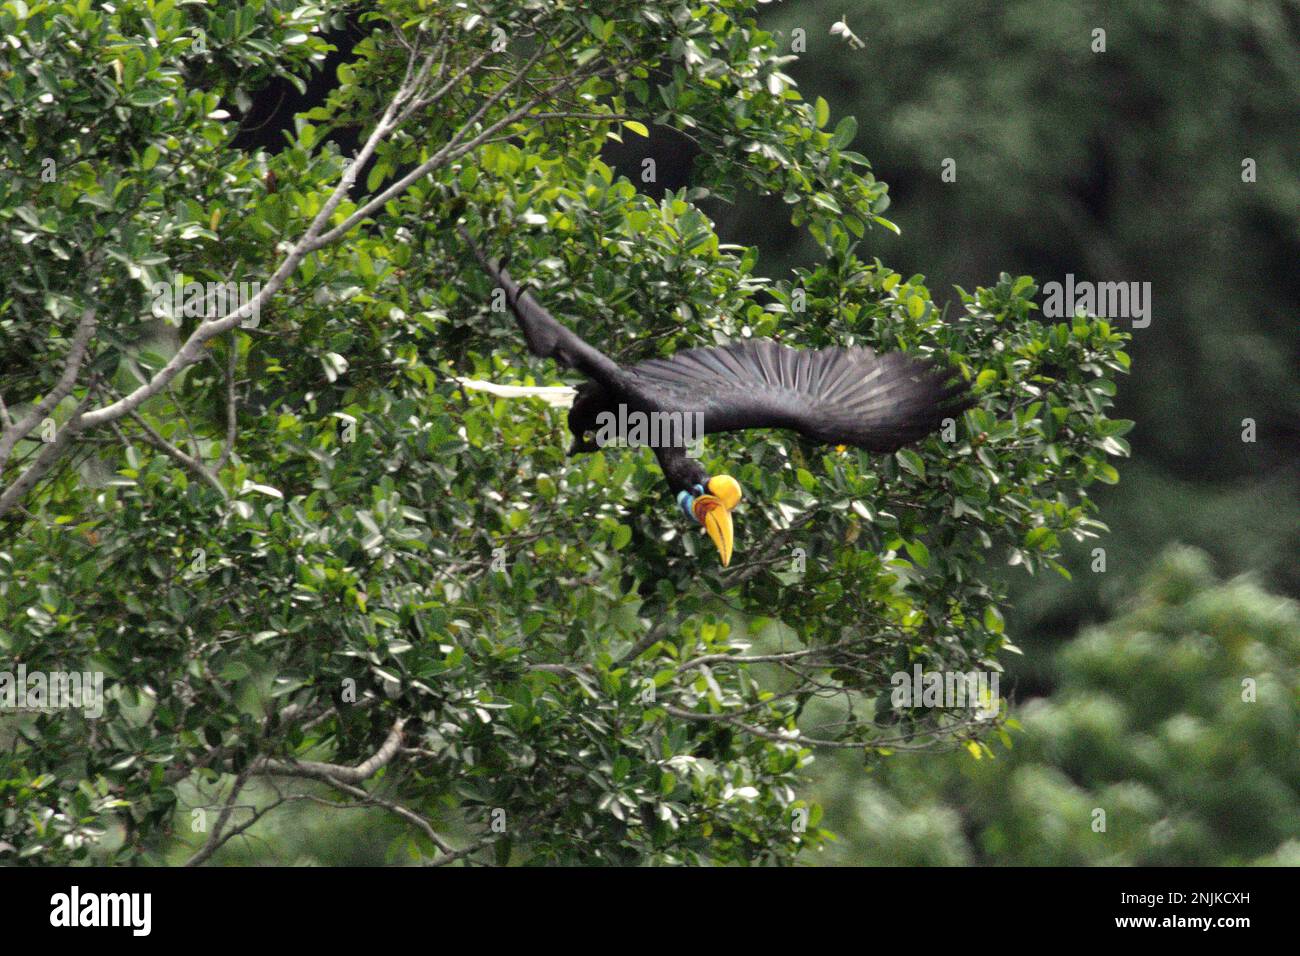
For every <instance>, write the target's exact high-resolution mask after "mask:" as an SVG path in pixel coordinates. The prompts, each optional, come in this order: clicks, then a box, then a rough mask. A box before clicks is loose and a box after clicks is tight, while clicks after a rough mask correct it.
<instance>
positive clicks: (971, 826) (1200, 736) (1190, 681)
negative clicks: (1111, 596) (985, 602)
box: [826, 549, 1300, 866]
mask: <svg viewBox="0 0 1300 956" xmlns="http://www.w3.org/2000/svg"><path fill="white" fill-rule="evenodd" d="M1057 661H1058V664H1059V674H1058V675H1057V681H1058V683H1057V690H1056V691H1055V692H1054V693H1053V694H1052V696H1051V697H1049V698H1036V699H1034V700H1031V701H1028V702H1027V703H1025V704H1024V706H1022V707H1018V708H1016V713H1017V714H1018V717H1019V720H1020V721H1021V722H1022V723H1023V725H1024V732H1023V733H1021V734H1016V735H1015V737H1014V739H1015V743H1014V748H1013V749H1012V750H1011V751H1010V752H1004V751H1001V750H1000V749H999V752H998V756H997V757H996V759H992V760H990V759H984V760H978V761H976V760H971V759H969V757H965V756H964V755H956V759H954V758H952V757H939V758H934V757H928V758H924V759H923V760H918V759H915V758H910V757H900V758H898V759H896V760H889V761H885V762H884V763H883V764H882V765H881V766H880V767H879V768H878V770H877V772H875V773H873V774H871V775H869V776H868V777H867V778H866V779H864V775H863V773H862V771H861V769H860V768H856V772H855V770H854V769H850V768H845V770H844V772H843V773H842V774H840V775H838V776H837V777H835V778H834V783H833V784H832V785H831V787H830V790H829V792H828V794H827V798H826V803H827V809H828V814H827V815H828V817H829V818H830V819H831V820H832V821H833V822H832V823H831V825H832V826H833V828H834V829H835V830H837V831H838V832H842V833H845V834H849V835H850V836H851V840H850V842H849V843H848V844H846V845H844V846H842V847H839V848H837V849H835V850H834V851H832V854H833V857H834V858H836V859H839V860H848V861H853V862H857V863H885V864H896V863H942V864H961V863H980V864H1017V865H1049V866H1062V865H1064V866H1069V865H1080V864H1087V865H1094V864H1138V865H1157V866H1170V865H1175V866H1186V865H1202V866H1205V865H1210V866H1223V865H1231V864H1243V863H1268V862H1273V863H1280V864H1285V865H1289V866H1295V865H1297V864H1300V751H1297V749H1296V745H1295V743H1296V735H1297V733H1300V607H1297V605H1296V603H1295V602H1294V601H1290V600H1286V599H1282V598H1278V597H1276V596H1274V595H1270V594H1268V593H1267V592H1265V591H1263V590H1262V589H1261V588H1260V587H1259V586H1258V585H1257V584H1256V583H1253V582H1251V581H1250V580H1247V579H1236V580H1232V581H1229V582H1226V583H1219V582H1216V581H1215V580H1214V575H1213V573H1212V572H1211V571H1210V568H1209V562H1208V560H1207V559H1206V557H1205V555H1204V554H1202V553H1200V552H1197V551H1193V550H1190V549H1181V550H1179V549H1175V550H1171V551H1170V552H1169V553H1168V554H1166V555H1165V556H1164V557H1163V559H1162V560H1161V561H1160V563H1159V565H1158V566H1157V567H1156V568H1154V569H1153V571H1152V572H1151V574H1150V575H1149V576H1148V578H1147V580H1146V581H1145V582H1144V584H1143V586H1142V587H1141V589H1140V590H1139V591H1138V593H1137V594H1136V595H1134V596H1133V598H1132V600H1131V602H1130V604H1129V606H1128V607H1127V608H1126V610H1125V611H1124V612H1123V613H1122V614H1121V615H1120V616H1119V617H1118V618H1117V619H1116V620H1114V621H1113V622H1111V623H1108V624H1107V625H1105V626H1103V627H1097V628H1092V629H1089V630H1087V631H1085V632H1084V633H1083V634H1081V635H1080V636H1079V637H1078V638H1077V639H1075V640H1074V641H1072V642H1070V643H1069V644H1068V645H1066V646H1065V647H1064V648H1063V649H1062V650H1061V652H1060V653H1059V655H1058V657H1057ZM1098 810H1100V811H1104V817H1103V816H1101V815H1100V814H1098ZM1101 823H1104V829H1101V826H1100V824H1101Z"/></svg>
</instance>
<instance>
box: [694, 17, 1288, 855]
mask: <svg viewBox="0 0 1300 956" xmlns="http://www.w3.org/2000/svg"><path fill="white" fill-rule="evenodd" d="M766 10H767V13H766V17H765V23H766V25H767V27H768V28H769V29H771V30H773V31H777V32H779V33H781V34H783V35H785V36H787V37H789V38H790V39H791V40H792V41H793V40H794V39H795V38H796V37H797V36H798V34H797V33H796V31H797V30H802V31H804V33H803V36H804V37H806V52H805V53H803V54H802V55H801V57H800V60H799V61H798V62H794V63H791V64H790V65H789V66H788V67H787V70H788V72H789V73H790V74H791V75H792V76H794V77H795V78H796V79H797V80H798V81H799V85H800V88H801V90H802V91H803V95H804V96H806V97H808V98H812V97H814V96H817V95H821V96H824V97H826V99H827V100H828V101H829V102H830V104H831V112H832V115H835V116H838V115H842V114H845V113H849V114H853V115H855V116H856V117H857V119H858V137H857V140H856V141H855V143H854V147H853V148H855V149H857V150H858V151H859V152H862V153H863V154H865V155H867V156H868V157H870V159H871V161H872V163H873V167H874V171H875V173H876V175H877V176H878V177H879V178H881V179H882V180H884V181H885V182H888V183H889V184H890V193H891V196H892V197H893V198H894V205H893V206H892V208H891V209H890V211H889V213H888V215H889V217H890V218H891V219H893V220H894V221H895V222H897V223H898V224H899V225H900V226H901V227H902V235H901V236H894V235H892V234H890V233H888V232H885V231H883V230H875V231H873V232H872V233H869V234H868V236H867V242H866V243H865V244H864V247H865V249H866V251H867V252H868V253H869V254H870V255H875V256H878V257H879V258H880V259H881V260H883V261H884V262H886V263H888V264H889V265H891V266H892V267H894V268H895V269H898V270H899V271H901V272H903V274H905V275H906V274H910V273H913V272H919V273H922V274H924V275H925V276H927V280H928V281H927V285H929V287H930V288H931V289H933V290H935V293H934V294H935V298H936V301H940V300H942V298H943V290H945V289H948V290H950V287H951V286H952V285H954V284H957V285H961V286H963V287H964V288H967V289H969V288H972V287H973V286H974V285H976V284H983V285H988V284H990V283H991V282H993V281H995V280H996V278H997V274H998V273H999V272H1009V273H1012V274H1026V273H1027V274H1032V275H1034V276H1035V277H1036V278H1037V279H1038V281H1039V284H1040V285H1041V284H1043V283H1045V282H1049V281H1054V280H1055V281H1064V279H1065V276H1066V274H1067V273H1073V274H1074V275H1075V277H1076V279H1085V278H1086V279H1091V280H1093V281H1124V282H1150V283H1151V284H1152V286H1151V288H1152V300H1153V313H1152V321H1151V324H1150V326H1148V327H1147V328H1144V329H1133V330H1132V332H1133V342H1132V347H1131V349H1130V352H1131V353H1132V355H1133V374H1132V375H1131V376H1129V378H1128V379H1127V380H1126V381H1125V382H1123V383H1122V386H1121V390H1120V397H1119V403H1118V410H1117V414H1118V415H1120V416H1121V417H1124V418H1132V419H1136V420H1137V422H1138V425H1137V427H1136V428H1135V429H1134V431H1133V432H1132V433H1131V434H1130V435H1129V436H1128V437H1129V439H1130V441H1131V442H1132V446H1133V458H1132V460H1131V461H1129V462H1126V463H1123V464H1122V465H1121V467H1120V471H1121V475H1122V480H1121V482H1120V484H1119V485H1117V486H1115V487H1112V488H1106V489H1105V490H1104V491H1103V492H1101V493H1100V494H1099V495H1098V497H1099V499H1100V501H1101V504H1102V517H1103V519H1104V520H1106V521H1107V522H1108V523H1109V525H1110V527H1111V534H1110V535H1108V536H1105V537H1104V538H1103V539H1102V540H1101V541H1100V542H1096V543H1092V542H1090V543H1089V545H1088V547H1087V548H1086V549H1085V548H1083V547H1079V548H1077V550H1076V551H1075V552H1074V553H1072V555H1071V558H1072V560H1070V561H1069V562H1068V564H1069V567H1070V569H1071V571H1072V572H1073V575H1074V577H1073V581H1069V582H1067V581H1065V580H1063V579H1061V578H1057V577H1055V576H1053V577H1052V579H1045V578H1041V577H1040V578H1035V579H1030V578H1028V577H1027V576H1025V575H1024V574H1023V573H1021V572H1018V571H1016V572H1014V573H1013V572H1011V571H1010V570H1009V571H1008V573H1009V574H1010V581H1011V583H1012V586H1013V595H1014V600H1015V606H1014V607H1013V608H1012V609H1011V611H1010V613H1009V615H1008V632H1009V633H1011V634H1013V635H1014V640H1015V642H1016V643H1017V644H1018V645H1019V647H1020V648H1021V649H1022V650H1023V651H1024V654H1023V655H1022V656H1015V655H1010V656H1008V658H1007V660H1006V662H1005V663H1006V665H1007V671H1008V672H1007V674H1006V675H1005V679H1004V682H1003V692H1004V694H1008V695H1009V696H1010V697H1011V698H1012V700H1013V711H1014V712H1015V713H1016V714H1017V715H1018V717H1019V719H1020V721H1021V723H1022V724H1023V725H1024V731H1023V732H1022V733H1018V734H1014V735H1013V749H1012V750H1011V751H1009V752H1007V751H1003V750H1001V749H1000V748H995V749H998V750H999V753H1000V754H1001V756H999V758H998V759H997V760H993V761H989V760H984V761H975V760H973V759H972V758H971V757H970V756H969V755H968V754H966V753H964V752H962V753H958V754H951V755H947V756H940V757H935V756H930V755H922V756H916V755H906V754H899V755H897V756H895V757H892V758H890V759H889V760H886V761H884V766H883V768H882V769H879V770H876V771H874V772H869V771H866V770H864V769H863V767H862V766H861V761H860V760H858V759H855V758H854V757H853V756H852V755H838V756H828V757H822V758H819V771H818V779H817V785H816V789H815V794H816V796H817V798H818V799H819V800H820V801H821V802H823V803H824V804H825V805H826V810H827V813H826V821H827V822H826V824H825V825H827V826H829V827H830V828H831V829H833V830H835V831H836V832H837V833H839V834H840V836H841V838H842V842H841V844H840V846H839V847H838V849H837V850H836V851H834V852H832V853H830V854H826V855H823V856H821V857H818V858H816V859H810V860H809V862H822V863H830V862H834V863H872V864H903V863H932V864H969V863H1022V864H1092V863H1117V864H1226V863H1251V862H1257V861H1271V862H1285V863H1289V864H1291V865H1296V864H1297V863H1300V748H1298V746H1297V744H1298V743H1300V737H1298V731H1300V724H1298V719H1297V718H1298V713H1300V702H1298V695H1300V680H1298V678H1297V668H1298V664H1300V617H1298V616H1297V611H1296V605H1295V604H1294V603H1293V602H1292V601H1288V600H1286V599H1285V597H1283V596H1290V597H1292V598H1294V597H1295V596H1296V595H1297V593H1298V592H1300V565H1298V564H1297V561H1296V555H1297V551H1298V548H1297V544H1298V541H1297V533H1298V529H1300V495H1297V491H1298V490H1300V488H1298V487H1297V486H1298V485H1300V477H1298V475H1300V473H1298V472H1297V469H1296V467H1295V466H1296V459H1295V457H1294V449H1295V448H1296V447H1297V446H1298V445H1300V442H1298V441H1297V434H1296V431H1297V429H1296V422H1297V420H1298V416H1297V412H1298V411H1300V409H1298V407H1297V406H1298V405H1300V388H1298V387H1297V381H1296V369H1297V367H1300V361H1298V360H1300V355H1298V354H1297V353H1298V351H1300V350H1298V349H1297V343H1298V341H1300V340H1298V339H1297V335H1296V327H1297V318H1298V317H1300V316H1298V315H1297V313H1298V309H1297V305H1298V304H1300V269H1297V263H1300V152H1298V151H1297V149H1296V144H1297V143H1300V5H1297V4H1295V3H1291V2H1284V0H1259V2H1247V0H1188V2H1183V3H1178V4H1153V3H1148V2H1143V0H1114V2H1106V3H1076V4H1061V3H1056V2H1051V0H1022V2H1011V3H1002V2H971V0H966V2H963V0H913V2H909V3H898V2H876V0H869V2H859V3H855V4H851V5H846V4H840V3H832V2H823V0H797V2H790V3H784V4H780V5H777V4H773V5H771V6H769V7H767V8H766ZM846 12H847V18H846V22H847V26H848V28H849V29H850V30H851V31H852V32H853V34H854V35H856V36H857V37H858V38H859V39H860V40H861V42H862V44H863V46H862V48H860V49H859V48H856V47H855V46H852V45H850V44H849V43H847V42H845V41H844V40H843V39H841V38H840V37H839V36H833V35H832V34H831V32H830V28H831V26H832V25H833V24H834V23H836V22H837V21H839V20H841V18H842V17H844V16H845V14H846ZM1097 29H1101V30H1104V31H1105V35H1104V40H1105V52H1094V49H1093V47H1094V45H1095V41H1096V39H1097V35H1096V34H1094V31H1095V30H1097ZM946 159H952V160H955V163H956V174H957V175H956V181H955V182H944V181H943V179H942V178H941V172H942V169H943V163H944V161H945V160H946ZM1247 159H1249V160H1253V161H1254V163H1253V167H1254V171H1255V176H1254V179H1255V181H1254V182H1246V181H1243V170H1244V168H1245V167H1244V166H1243V162H1244V161H1245V160H1247ZM710 212H711V213H712V214H713V215H715V217H716V218H717V220H718V223H719V227H720V231H721V232H722V234H723V235H725V236H727V237H728V238H731V239H733V241H743V242H745V243H752V244H757V245H758V246H759V247H760V248H761V250H762V252H763V258H762V259H761V260H760V267H761V268H762V269H763V270H764V271H766V272H767V274H769V275H783V274H785V272H786V270H787V269H788V268H789V267H790V266H791V265H792V264H794V263H796V262H798V261H800V260H801V259H802V258H804V257H805V256H807V255H809V254H810V252H811V250H810V249H809V248H808V247H807V246H805V245H804V242H805V240H803V239H802V238H801V237H800V236H798V235H797V234H795V233H794V232H793V231H792V230H790V229H788V228H786V227H784V226H783V225H782V222H783V220H782V219H781V218H780V217H779V213H780V210H778V209H773V208H771V207H770V204H769V203H765V202H758V201H755V202H752V203H748V204H739V205H736V206H723V205H721V204H718V205H715V206H712V207H710ZM949 298H955V296H954V295H951V293H950V294H949ZM1121 325H1124V323H1121ZM1245 419H1252V420H1253V421H1254V423H1255V441H1253V442H1247V441H1243V427H1244V426H1243V420H1245ZM1177 543H1181V544H1183V545H1187V546H1190V548H1179V547H1176V544H1177ZM1096 544H1099V545H1100V546H1102V547H1104V548H1105V552H1106V555H1105V558H1106V565H1105V567H1106V569H1105V571H1104V572H1102V573H1097V572H1094V571H1093V570H1092V567H1093V559H1092V555H1091V554H1090V551H1091V548H1092V547H1094V546H1095V545H1096ZM1193 549H1195V550H1193ZM1243 575H1245V576H1246V577H1245V578H1242V577H1241V576H1243ZM1247 679H1250V680H1253V681H1255V684H1254V687H1255V692H1256V694H1257V696H1256V698H1255V699H1254V701H1245V700H1243V699H1242V696H1243V693H1245V694H1247V695H1248V694H1249V686H1246V687H1243V684H1242V682H1243V681H1244V680H1247ZM1098 809H1100V810H1102V811H1104V812H1105V814H1106V818H1105V823H1106V829H1105V831H1104V832H1098V831H1097V830H1096V829H1095V825H1094V819H1095V817H1094V814H1095V811H1096V810H1098Z"/></svg>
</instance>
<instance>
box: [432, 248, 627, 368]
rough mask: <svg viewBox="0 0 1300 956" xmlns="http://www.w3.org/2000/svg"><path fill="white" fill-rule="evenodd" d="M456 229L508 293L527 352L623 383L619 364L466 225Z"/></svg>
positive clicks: (509, 303) (507, 299)
mask: <svg viewBox="0 0 1300 956" xmlns="http://www.w3.org/2000/svg"><path fill="white" fill-rule="evenodd" d="M457 229H458V230H459V232H460V235H461V238H462V239H464V240H465V242H467V243H468V244H469V247H470V248H471V249H472V250H473V251H474V256H475V258H477V259H478V261H479V263H480V264H481V265H482V266H483V268H484V269H485V270H486V271H487V274H488V275H490V276H491V277H492V278H493V279H494V280H496V283H497V285H499V286H500V287H501V289H502V291H504V292H505V295H506V304H507V305H509V306H510V311H511V312H513V313H514V315H515V320H516V321H517V322H518V323H519V328H520V329H522V330H523V333H524V339H525V340H526V341H527V342H528V351H530V352H532V353H533V354H534V355H537V356H540V357H542V358H553V359H555V361H557V362H559V363H560V364H561V365H564V366H567V367H568V368H572V369H576V370H577V371H579V372H581V373H582V374H583V375H586V376H587V377H588V378H591V379H594V380H595V381H597V382H599V383H600V384H602V385H605V386H606V387H609V388H614V387H617V386H618V385H619V384H620V383H621V381H622V379H621V378H620V370H619V367H618V365H617V363H615V362H614V361H613V360H612V359H610V358H609V357H608V356H607V355H605V354H604V353H603V352H601V351H600V350H599V349H597V348H594V347H592V346H590V345H588V344H587V343H586V342H584V341H583V340H582V338H581V337H580V336H579V335H578V334H577V333H576V332H573V331H572V330H570V329H568V328H567V327H565V326H564V325H562V324H561V323H560V322H558V321H556V319H555V317H554V316H552V315H551V313H549V312H547V311H546V310H545V309H544V308H542V306H541V305H540V304H539V303H538V302H537V300H536V299H534V298H533V297H532V295H531V294H530V293H528V292H525V291H524V290H522V289H520V288H519V284H518V283H517V282H515V280H514V279H512V278H510V273H508V272H506V270H505V269H502V268H501V267H500V266H498V265H496V264H495V263H494V262H492V261H491V260H490V259H488V257H487V256H486V255H484V253H483V251H482V250H481V249H479V247H478V245H477V244H476V243H475V242H474V240H473V239H472V238H471V237H470V234H469V232H468V230H466V229H465V227H464V226H457Z"/></svg>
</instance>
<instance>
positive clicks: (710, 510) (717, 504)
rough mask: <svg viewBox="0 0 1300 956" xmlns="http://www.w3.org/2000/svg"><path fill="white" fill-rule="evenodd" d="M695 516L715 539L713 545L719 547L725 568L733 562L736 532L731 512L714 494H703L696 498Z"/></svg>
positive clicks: (719, 553)
mask: <svg viewBox="0 0 1300 956" xmlns="http://www.w3.org/2000/svg"><path fill="white" fill-rule="evenodd" d="M695 516H696V517H697V518H699V520H700V524H702V525H704V530H705V531H707V532H708V533H709V537H710V538H712V539H713V546H714V547H715V548H717V549H718V556H719V557H721V558H722V566H723V567H724V568H725V567H727V565H729V564H731V549H732V544H733V542H734V540H735V532H734V529H733V528H732V525H731V512H730V511H728V510H727V506H726V505H724V504H723V503H722V502H721V501H720V500H719V499H717V498H715V497H713V495H701V496H700V497H699V498H697V499H696V500H695Z"/></svg>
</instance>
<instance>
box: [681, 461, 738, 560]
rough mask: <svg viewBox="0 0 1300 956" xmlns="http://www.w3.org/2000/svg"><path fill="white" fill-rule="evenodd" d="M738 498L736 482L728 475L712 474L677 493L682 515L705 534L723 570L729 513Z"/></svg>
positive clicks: (727, 548)
mask: <svg viewBox="0 0 1300 956" xmlns="http://www.w3.org/2000/svg"><path fill="white" fill-rule="evenodd" d="M740 498H741V493H740V482H738V481H736V479H735V478H732V477H731V476H730V475H714V476H713V477H712V478H706V479H704V480H703V481H701V482H699V483H697V484H695V485H693V486H691V487H690V488H687V489H684V490H682V491H679V492H678V493H677V504H678V505H680V506H681V509H682V512H683V513H684V514H685V515H686V517H688V518H693V519H694V520H695V521H697V522H699V523H700V524H702V525H703V526H704V530H705V531H707V532H708V533H709V537H710V538H711V539H712V540H713V544H714V546H715V547H716V548H717V549H718V555H719V556H720V557H721V558H722V566H723V567H724V568H725V567H726V566H727V565H729V564H731V547H732V541H733V531H732V527H731V511H732V509H733V508H735V507H736V505H738V504H740Z"/></svg>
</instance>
